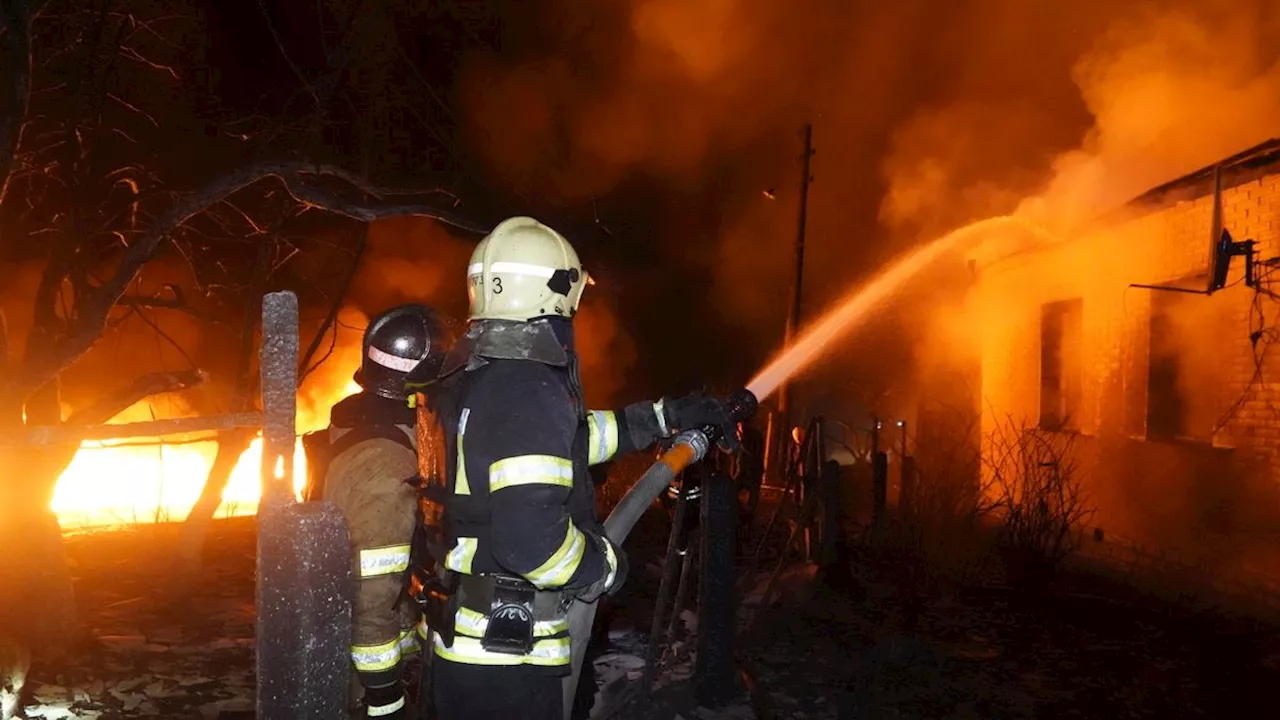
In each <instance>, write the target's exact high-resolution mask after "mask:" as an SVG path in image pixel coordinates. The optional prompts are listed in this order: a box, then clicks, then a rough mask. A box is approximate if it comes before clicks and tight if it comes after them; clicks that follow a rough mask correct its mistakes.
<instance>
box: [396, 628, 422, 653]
mask: <svg viewBox="0 0 1280 720" xmlns="http://www.w3.org/2000/svg"><path fill="white" fill-rule="evenodd" d="M421 649H422V646H421V645H419V644H418V636H417V635H415V634H414V632H413V629H412V628H410V629H408V630H405V631H403V632H401V633H400V652H401V654H404V655H412V654H414V653H416V652H418V651H419V650H421Z"/></svg>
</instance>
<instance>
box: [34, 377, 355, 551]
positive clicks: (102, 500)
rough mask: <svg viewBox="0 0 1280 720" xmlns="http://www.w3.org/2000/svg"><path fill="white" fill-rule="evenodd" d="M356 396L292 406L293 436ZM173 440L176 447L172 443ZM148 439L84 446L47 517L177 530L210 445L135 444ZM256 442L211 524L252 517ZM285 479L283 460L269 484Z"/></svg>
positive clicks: (144, 414)
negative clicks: (174, 526)
mask: <svg viewBox="0 0 1280 720" xmlns="http://www.w3.org/2000/svg"><path fill="white" fill-rule="evenodd" d="M357 390H359V387H358V386H357V385H356V384H355V383H354V382H352V381H347V382H346V384H345V385H340V386H337V387H333V388H332V390H330V391H329V392H322V393H312V394H311V395H312V399H313V400H315V402H302V401H301V399H300V402H299V414H298V433H299V434H302V433H304V432H309V431H311V430H317V429H320V428H322V427H324V426H325V425H326V424H327V420H328V409H329V407H331V406H332V405H333V403H334V402H337V401H338V400H340V399H341V398H343V397H345V396H347V395H350V394H352V393H354V392H356V391H357ZM149 419H151V415H150V408H149V406H148V404H147V403H146V402H143V403H139V404H137V405H134V406H133V407H131V408H129V409H128V410H126V411H125V412H123V413H121V414H120V415H118V416H117V417H116V418H114V419H113V421H112V422H115V423H125V422H136V421H142V420H149ZM175 440H176V439H175ZM148 442H155V439H154V438H130V439H127V440H120V441H106V442H97V441H86V442H84V443H82V444H81V446H80V451H79V452H77V453H76V456H75V458H74V459H73V460H72V461H71V464H70V465H69V466H68V467H67V469H66V470H65V471H64V472H63V473H62V475H61V476H60V477H59V478H58V485H57V488H56V489H55V491H54V496H53V503H52V505H51V507H52V509H53V511H54V512H55V513H57V515H58V520H59V522H61V523H62V527H63V529H64V530H71V529H86V528H94V527H106V526H112V525H121V524H131V523H152V522H176V521H180V520H183V519H185V518H186V516H187V513H188V512H190V510H191V506H192V505H194V504H195V502H196V499H197V498H199V497H200V491H201V489H202V488H203V487H204V482H205V478H206V477H208V474H209V468H210V466H212V465H213V460H214V457H215V456H216V455H217V451H218V447H217V443H216V442H213V441H204V442H195V443H190V444H166V445H160V444H142V443H148ZM293 457H294V459H293V463H294V465H293V473H294V475H293V486H294V492H295V493H296V492H300V491H301V489H302V484H303V482H304V480H305V478H306V458H305V457H304V456H303V452H302V440H301V438H299V440H298V444H297V447H296V448H295V450H294V456H293ZM261 463H262V438H261V437H258V438H256V439H255V440H254V441H253V443H252V444H251V445H250V446H249V449H248V450H246V451H245V452H244V454H243V455H241V456H240V460H239V462H237V463H236V467H235V469H234V470H232V472H231V478H230V480H229V482H228V483H227V487H226V490H225V491H224V492H223V495H222V505H221V506H220V507H219V508H218V510H217V513H216V514H215V517H220V518H221V517H233V516H239V515H252V514H254V513H255V512H257V509H258V498H259V496H260V490H261V484H260V482H259V478H260V473H261ZM283 473H284V463H283V458H281V460H280V461H278V462H277V465H276V476H277V477H280V476H282V475H283Z"/></svg>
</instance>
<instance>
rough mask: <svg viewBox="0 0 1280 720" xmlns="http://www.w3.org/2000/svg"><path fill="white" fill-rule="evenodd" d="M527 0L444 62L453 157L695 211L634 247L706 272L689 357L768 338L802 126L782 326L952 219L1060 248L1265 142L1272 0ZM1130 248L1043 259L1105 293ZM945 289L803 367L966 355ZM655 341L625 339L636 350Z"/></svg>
mask: <svg viewBox="0 0 1280 720" xmlns="http://www.w3.org/2000/svg"><path fill="white" fill-rule="evenodd" d="M550 7H551V9H549V10H547V9H544V10H541V11H533V10H525V11H522V12H526V13H528V14H527V15H524V16H523V17H522V19H523V20H524V21H525V22H524V23H523V25H519V26H521V27H529V28H531V27H535V26H536V27H538V28H539V31H538V33H536V34H535V33H533V32H527V33H526V32H520V31H513V32H512V33H511V35H512V37H511V39H510V43H509V45H511V46H512V47H514V48H516V50H515V51H514V52H509V53H507V54H505V55H504V56H503V57H502V58H498V57H496V56H482V57H476V58H473V59H472V60H471V62H470V64H469V67H468V69H467V72H465V73H464V76H463V90H462V98H463V102H464V105H465V107H466V109H467V111H468V112H467V115H468V118H469V120H470V123H471V132H472V139H473V142H474V144H475V147H476V148H477V150H478V151H479V152H480V154H481V155H482V156H483V157H485V158H486V160H487V161H488V164H489V166H490V167H491V168H493V172H494V176H495V178H497V179H498V181H500V182H505V183H507V184H508V185H510V186H511V187H513V188H515V189H517V190H518V191H520V192H523V193H534V194H539V195H540V196H541V197H544V198H549V199H550V200H552V201H558V202H575V201H578V200H581V199H583V198H590V197H594V196H598V195H603V194H606V193H609V192H610V191H611V190H612V191H617V190H619V189H623V188H626V187H627V186H628V184H629V183H631V182H633V181H634V180H635V179H636V178H659V179H661V181H662V182H664V183H666V189H665V197H666V200H665V201H663V200H661V199H659V200H656V201H655V200H654V199H652V198H649V199H647V200H646V201H645V204H644V206H643V207H636V208H632V209H631V211H630V212H631V216H632V217H644V218H648V219H650V221H651V222H657V223H659V224H661V223H663V222H666V223H667V224H668V228H669V231H668V232H663V233H659V234H658V235H659V237H662V236H667V237H672V238H682V239H684V238H687V237H688V236H689V233H688V230H689V227H688V225H687V223H685V222H684V219H685V218H687V217H688V215H689V210H688V208H687V207H685V206H687V204H688V203H690V202H691V201H696V202H699V203H702V204H703V205H702V209H703V212H704V214H705V216H707V217H709V218H714V219H713V220H711V221H709V222H707V223H705V224H704V225H705V226H708V227H711V228H712V229H713V232H714V234H715V236H716V237H717V238H718V242H717V243H716V244H715V245H714V248H711V247H700V248H698V249H697V250H696V251H695V250H691V249H690V248H689V247H687V246H679V245H677V243H675V242H674V241H665V242H664V241H662V240H655V241H653V244H654V245H655V247H654V251H655V260H656V261H662V260H667V261H669V262H672V263H688V262H689V261H690V259H692V260H694V261H701V262H702V263H704V264H705V266H706V267H707V268H708V270H709V272H710V275H711V286H712V291H711V293H710V295H709V297H710V298H711V299H712V302H710V303H708V305H707V307H706V308H705V309H704V310H703V311H702V313H701V314H700V315H699V317H698V318H696V319H695V318H693V317H687V318H686V321H687V322H702V323H705V324H706V325H708V326H709V327H710V329H709V330H708V331H707V333H706V336H707V338H708V339H707V341H706V346H705V347H701V348H696V350H697V351H698V352H702V353H717V354H724V351H723V345H720V344H718V343H732V346H733V347H734V348H735V349H739V350H740V354H744V355H748V356H750V362H753V363H755V364H756V367H758V365H759V364H762V363H763V361H764V360H765V359H766V358H767V356H769V355H772V354H773V353H774V352H775V351H776V349H777V346H778V344H779V340H780V339H781V334H782V326H783V323H784V319H785V311H786V307H787V294H788V292H789V288H790V282H791V270H790V266H791V245H792V241H793V237H794V233H795V223H796V207H797V199H798V198H797V195H798V188H799V185H800V178H799V163H798V157H799V155H800V143H799V140H798V136H797V130H798V129H799V128H800V127H801V125H803V124H804V123H806V122H811V123H813V125H814V138H815V145H816V148H817V154H816V155H815V156H814V158H813V170H812V174H813V178H814V182H813V185H812V188H811V195H810V202H809V225H808V233H807V248H806V267H805V296H804V307H803V316H804V318H805V320H804V321H803V322H802V324H806V323H807V322H810V321H812V320H813V319H814V318H815V317H816V316H817V314H818V313H819V312H820V311H821V310H822V309H823V308H824V307H825V306H827V305H828V304H829V303H830V302H831V301H832V300H834V299H835V298H836V297H838V296H839V295H841V294H843V292H844V291H845V289H846V288H848V287H850V286H851V285H853V284H855V283H857V282H860V281H862V280H865V279H866V278H867V277H869V276H870V275H872V274H873V273H874V272H876V270H877V269H878V268H879V267H881V266H882V265H883V264H884V263H885V262H887V261H888V260H890V259H891V258H893V257H895V256H898V255H901V254H903V253H904V252H905V251H906V250H907V249H908V248H909V247H910V246H913V245H916V244H919V243H922V242H927V241H928V240H930V239H932V238H935V237H938V236H939V235H941V234H942V233H944V232H946V231H948V230H950V229H952V228H955V227H958V226H961V225H964V224H966V223H970V222H973V221H975V220H980V219H982V218H986V217H990V216H993V215H1000V214H1009V213H1016V214H1017V215H1018V216H1020V217H1022V218H1024V219H1026V220H1028V221H1031V222H1033V223H1035V224H1037V225H1040V226H1043V227H1045V228H1047V229H1048V230H1050V231H1051V232H1052V233H1054V234H1055V235H1057V236H1060V237H1070V236H1074V235H1076V234H1079V233H1083V232H1086V231H1088V230H1089V229H1090V228H1091V227H1093V223H1094V222H1095V220H1097V219H1098V218H1099V216H1101V215H1103V214H1104V213H1107V212H1109V211H1111V210H1114V209H1116V208H1117V207H1118V206H1120V205H1121V204H1123V203H1124V202H1125V201H1127V200H1129V199H1131V198H1132V197H1134V196H1136V195H1138V194H1140V193H1141V192H1143V191H1144V190H1146V189H1148V188H1150V187H1153V186H1155V185H1158V184H1160V183H1162V182H1165V181H1167V180H1169V179H1172V178H1174V177H1177V176H1179V175H1182V174H1185V173H1187V172H1190V171H1193V170H1196V169H1198V168H1200V167H1203V166H1204V165H1206V164H1209V163H1211V162H1213V161H1215V160H1217V159H1219V158H1222V157H1225V156H1227V155H1230V154H1233V153H1235V152H1238V151H1240V150H1243V149H1245V148H1248V147H1250V146H1252V145H1255V144H1257V143H1258V142H1261V141H1263V140H1265V139H1267V138H1269V137H1272V136H1275V135H1280V64H1278V62H1277V60H1278V56H1280V6H1277V5H1276V4H1275V3H1272V2H1269V1H1267V0H1236V1H1233V2H1229V3H1219V4H1217V5H1211V4H1206V3H1198V2H1192V1H1191V0H1164V1H1161V2H1155V1H1147V2H1131V3H1115V2H1105V1H1103V0H1085V1H1084V2H1077V3H1069V4H1060V3H1059V4H1055V3H1027V2H1024V1H1023V0H967V1H963V0H962V1H961V2H955V3H946V4H938V3H933V2H927V1H926V0H905V1H904V2H897V3H879V2H864V1H856V2H835V1H834V0H833V1H832V2H818V3H807V4H804V5H803V6H795V5H794V4H792V5H788V4H778V3H765V2H762V1H761V2H751V1H750V0H745V1H743V2H729V1H728V0H706V1H703V2H679V1H678V0H632V2H630V3H627V4H620V5H615V4H608V5H601V4H599V3H586V2H575V1H574V0H561V1H560V2H556V3H552V4H551V6H550ZM517 26H518V25H517V24H516V23H512V24H511V27H517ZM552 28H554V29H552ZM535 35H537V37H535ZM708 190H709V191H708ZM766 191H767V192H766ZM691 198H694V199H696V200H691ZM770 198H772V199H770ZM653 218H657V220H656V221H655V220H652V219H653ZM615 222H616V223H617V224H619V225H622V224H624V222H625V219H615ZM1206 237H1207V226H1206ZM991 239H992V240H1002V241H1005V242H1011V243H1015V244H1022V243H1025V242H1029V241H1030V240H1031V238H1030V235H1028V237H1026V238H1023V237H1018V238H1012V237H1011V238H991ZM1111 252H1113V253H1116V252H1119V254H1120V255H1123V252H1122V251H1117V250H1116V249H1115V248H1114V247H1113V248H1112V249H1111ZM1090 253H1093V254H1090ZM1143 262H1144V258H1143V257H1142V256H1138V255H1135V256H1134V257H1132V258H1127V257H1126V258H1125V259H1120V257H1119V255H1115V254H1113V255H1109V256H1107V257H1100V256H1099V255H1097V254H1096V252H1095V251H1092V250H1090V251H1087V252H1086V251H1085V250H1080V251H1079V252H1077V253H1076V254H1074V255H1072V256H1071V257H1068V258H1066V259H1065V260H1064V264H1062V265H1060V266H1058V267H1056V268H1053V269H1052V272H1055V273H1077V274H1082V273H1092V274H1093V275H1092V276H1091V277H1095V283H1096V284H1099V285H1100V284H1103V283H1117V284H1118V286H1120V287H1123V286H1124V285H1125V284H1127V283H1128V282H1143V281H1160V280H1161V279H1163V278H1158V277H1150V276H1142V272H1139V275H1140V276H1139V277H1129V276H1124V277H1122V275H1125V273H1122V272H1121V271H1120V269H1119V267H1118V266H1119V265H1121V264H1124V265H1126V266H1127V267H1129V268H1135V267H1138V268H1141V267H1142V263H1143ZM966 282H967V276H966V274H965V273H963V272H954V271H944V270H938V271H937V272H935V273H933V274H931V275H930V276H928V277H926V278H922V279H921V280H920V281H919V283H918V285H917V286H916V287H915V288H912V289H911V290H910V292H907V293H905V294H904V295H903V296H900V298H899V300H900V302H898V303H897V304H896V305H895V306H894V307H892V308H885V310H884V311H883V312H882V313H881V317H880V318H878V319H877V320H875V321H873V323H872V326H871V327H868V328H862V329H860V330H858V331H857V332H856V333H853V334H851V335H850V336H849V337H848V338H846V339H845V340H843V341H841V342H840V343H838V347H837V346H836V345H833V347H832V349H831V350H830V351H829V352H828V355H827V358H828V359H827V361H826V362H825V363H823V364H822V366H821V367H817V368H814V369H813V370H812V371H810V373H809V374H808V379H809V380H810V381H811V382H813V385H814V386H815V387H822V388H823V389H824V391H830V390H831V389H832V388H837V387H843V386H847V385H849V384H851V383H852V382H856V383H858V384H859V385H862V386H864V387H861V388H860V390H861V391H862V392H863V394H864V395H872V396H874V395H875V393H874V392H870V391H869V390H868V388H867V386H871V385H875V384H876V383H880V384H881V385H882V386H888V385H892V383H891V382H890V381H892V380H897V381H899V382H905V383H907V384H908V386H909V385H910V384H911V383H912V382H913V381H914V380H915V375H914V374H913V372H912V369H913V366H915V367H919V368H923V369H929V370H931V371H938V370H946V369H947V368H952V369H954V368H956V367H957V366H962V365H965V364H966V363H968V364H972V363H973V362H976V356H975V349H974V346H973V342H974V338H976V337H979V336H980V333H981V332H982V330H983V322H984V318H983V316H982V314H981V313H982V312H1001V308H1000V307H989V306H980V305H979V304H977V303H974V302H971V300H972V299H971V298H970V299H966V298H964V297H963V291H964V287H965V284H966ZM1031 282H1032V284H1034V279H1032V280H1031ZM946 291H950V293H951V294H950V296H949V297H947V298H946V299H945V300H943V299H941V297H940V293H945V292H946ZM1011 292H1012V291H1011ZM1026 299H1027V298H1025V297H1020V296H1019V295H1018V294H1017V293H1016V292H1012V294H1009V295H1007V296H1002V297H1001V298H1000V301H1001V302H1003V303H1005V304H1007V305H1008V306H1016V305H1017V304H1018V303H1019V302H1021V301H1024V300H1026ZM940 306H941V307H942V310H941V311H939V310H938V308H939V307H940ZM1140 310H1141V308H1140V307H1139V306H1138V305H1137V304H1135V305H1134V307H1132V308H1129V309H1128V310H1127V311H1126V312H1128V313H1130V314H1133V313H1138V312H1140ZM640 312H642V311H641V310H640V309H631V308H624V314H623V315H622V316H621V318H622V320H623V321H624V322H625V323H627V327H629V328H631V327H636V321H635V320H634V319H633V318H632V316H631V315H628V314H625V313H640ZM1130 319H1132V318H1130ZM744 329H745V330H747V331H748V335H747V336H746V337H745V338H744V337H743V336H742V335H741V331H742V330H744ZM712 336H715V337H716V338H717V339H715V340H713V339H711V337H712ZM662 339H663V338H661V337H637V338H636V340H637V343H638V344H639V345H641V346H642V347H654V348H655V352H663V351H664V350H663V349H662V348H661V341H662ZM895 348H897V350H895ZM730 354H733V353H730ZM751 369H752V370H753V369H754V367H753V368H751ZM749 371H750V370H748V372H749ZM1199 379H1202V378H1196V380H1199ZM1189 382H1193V383H1194V382H1195V380H1192V381H1189ZM906 404H909V402H907V401H905V400H904V401H903V402H901V403H899V408H901V407H903V406H905V405H906ZM832 414H834V413H832ZM1108 502H1111V503H1112V510H1114V511H1116V512H1120V510H1119V508H1120V507H1121V506H1122V505H1123V503H1121V502H1120V501H1119V500H1117V499H1115V498H1110V499H1108ZM1188 517H1189V516H1188V515H1187V512H1186V511H1185V508H1184V509H1182V510H1177V511H1171V515H1170V517H1168V518H1165V519H1164V520H1162V521H1161V522H1162V523H1163V527H1165V528H1170V527H1176V526H1178V523H1179V522H1181V521H1186V520H1188ZM1184 524H1185V525H1186V526H1195V523H1193V522H1186V523H1184Z"/></svg>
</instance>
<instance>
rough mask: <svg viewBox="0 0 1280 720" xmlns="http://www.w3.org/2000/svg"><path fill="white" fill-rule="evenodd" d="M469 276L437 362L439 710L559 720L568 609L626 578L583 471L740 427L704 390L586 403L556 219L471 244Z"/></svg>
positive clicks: (575, 271) (582, 282)
mask: <svg viewBox="0 0 1280 720" xmlns="http://www.w3.org/2000/svg"><path fill="white" fill-rule="evenodd" d="M467 281H468V286H467V288H468V296H469V299H470V303H471V312H470V323H469V326H468V329H467V332H466V335H465V336H464V337H463V338H462V339H460V340H459V341H458V343H457V345H455V346H454V349H453V351H452V352H451V353H450V355H449V357H448V358H446V360H445V362H444V366H443V367H442V368H441V370H440V378H441V380H442V381H443V382H444V384H445V386H446V387H447V388H448V392H446V393H445V395H446V396H448V397H449V398H450V402H452V403H455V406H454V407H453V408H452V409H451V410H449V411H445V412H442V413H441V422H442V423H443V425H444V427H445V436H446V448H447V473H448V477H447V480H446V484H447V492H446V502H445V510H444V525H445V528H446V532H445V540H444V544H445V547H447V548H448V551H447V555H446V557H445V559H444V563H443V564H444V566H445V567H446V568H447V569H448V571H449V573H450V574H451V575H452V577H453V579H454V582H455V584H454V585H453V587H454V591H453V595H452V596H451V598H450V602H449V606H448V612H447V613H445V617H449V616H450V615H452V618H453V619H452V622H449V621H447V620H446V621H442V622H443V623H444V624H443V626H441V627H435V628H433V630H435V632H434V633H433V638H434V640H433V644H434V652H435V655H436V657H435V663H434V666H435V669H434V681H433V685H434V698H435V706H436V709H437V711H438V712H439V713H440V718H441V720H451V719H452V718H470V719H473V720H483V719H484V718H504V719H505V718H527V719H530V720H537V719H541V718H545V719H547V720H561V718H562V717H563V714H564V713H563V700H562V689H561V679H562V677H564V676H565V675H568V674H569V670H570V657H571V656H570V648H569V642H570V640H569V628H568V622H567V619H566V612H567V609H568V607H569V605H570V604H571V603H572V602H573V600H574V598H581V599H583V600H586V601H588V602H589V601H592V600H594V599H596V598H598V597H599V596H600V595H602V594H604V593H606V592H608V593H612V592H614V591H616V590H617V589H618V588H619V587H620V585H621V584H622V582H623V579H624V577H625V576H626V557H625V555H624V554H623V552H622V550H621V549H620V548H618V547H615V546H614V545H613V544H612V543H611V542H610V541H609V540H608V539H607V538H606V537H605V535H604V531H603V528H602V526H601V524H600V522H599V521H598V520H597V518H596V517H595V507H594V505H595V503H594V497H593V495H594V493H593V488H592V483H591V480H590V477H589V475H588V466H589V465H594V464H597V463H602V462H605V461H607V460H609V459H610V458H612V457H613V456H614V455H615V454H617V453H620V452H625V451H631V450H637V449H642V448H646V447H648V446H650V445H651V444H653V443H654V442H655V441H656V440H657V439H658V438H661V437H664V436H668V435H670V434H673V433H674V432H676V431H677V430H679V429H684V428H691V427H702V426H705V425H708V424H716V425H718V426H720V427H722V428H723V429H724V435H725V436H726V437H733V436H734V435H735V433H734V428H733V425H732V423H731V421H730V420H729V417H728V413H727V411H726V409H725V406H724V404H723V403H721V402H720V401H719V400H717V399H715V398H712V397H709V396H704V395H692V396H688V397H685V398H681V399H678V400H659V401H658V402H642V403H636V404H634V405H630V406H628V407H626V408H623V409H621V410H618V411H597V410H592V411H588V410H587V409H586V408H585V406H584V404H583V399H582V387H581V383H580V381H579V377H578V360H577V353H576V351H575V347H574V338H573V317H574V315H575V314H576V313H577V310H578V302H579V301H580V300H581V299H582V291H583V289H584V288H585V287H586V285H587V283H588V279H587V274H586V272H585V271H584V270H583V268H582V265H581V263H580V262H579V260H578V254H577V253H576V252H575V251H574V249H573V247H572V246H571V245H570V244H569V243H568V241H566V240H565V239H564V238H563V237H562V236H561V235H560V234H559V233H557V232H556V231H555V230H552V229H551V228H549V227H547V226H546V225H543V224H542V223H540V222H538V221H536V220H534V219H532V218H527V217H514V218H510V219H508V220H505V221H503V222H502V223H501V224H499V225H498V226H497V227H496V228H494V230H493V231H492V232H491V233H490V234H489V235H488V236H487V237H486V238H485V239H484V240H482V241H481V242H480V244H479V245H478V246H477V247H476V249H475V252H474V253H473V254H472V256H471V261H470V264H469V266H468V268H467ZM411 379H412V378H411Z"/></svg>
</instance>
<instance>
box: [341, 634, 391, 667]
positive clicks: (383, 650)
mask: <svg viewBox="0 0 1280 720" xmlns="http://www.w3.org/2000/svg"><path fill="white" fill-rule="evenodd" d="M351 661H352V662H353V663H354V664H355V666H356V670H357V671H358V672H380V671H382V670H390V669H391V668H393V667H395V666H396V664H397V663H399V662H400V638H399V637H397V638H396V639H395V640H392V641H390V642H385V643H381V644H378V645H352V646H351Z"/></svg>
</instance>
